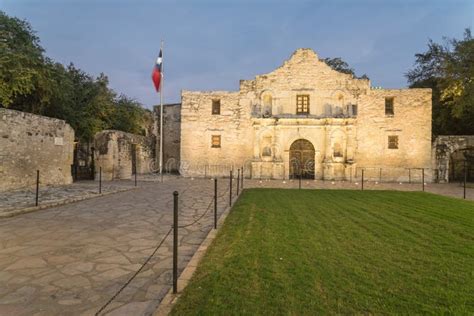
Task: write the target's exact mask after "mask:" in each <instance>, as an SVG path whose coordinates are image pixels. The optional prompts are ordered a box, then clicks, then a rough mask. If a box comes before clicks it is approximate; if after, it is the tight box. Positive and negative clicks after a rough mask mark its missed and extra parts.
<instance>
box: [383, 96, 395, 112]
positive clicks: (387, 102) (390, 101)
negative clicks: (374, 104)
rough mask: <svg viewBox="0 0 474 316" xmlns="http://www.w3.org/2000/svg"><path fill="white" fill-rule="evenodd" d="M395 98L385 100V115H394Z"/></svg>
mask: <svg viewBox="0 0 474 316" xmlns="http://www.w3.org/2000/svg"><path fill="white" fill-rule="evenodd" d="M393 114H394V109H393V98H392V97H390V98H385V115H393Z"/></svg>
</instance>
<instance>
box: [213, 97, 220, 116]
mask: <svg viewBox="0 0 474 316" xmlns="http://www.w3.org/2000/svg"><path fill="white" fill-rule="evenodd" d="M212 114H213V115H218V114H221V100H212Z"/></svg>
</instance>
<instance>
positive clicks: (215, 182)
mask: <svg viewBox="0 0 474 316" xmlns="http://www.w3.org/2000/svg"><path fill="white" fill-rule="evenodd" d="M214 229H217V178H214Z"/></svg>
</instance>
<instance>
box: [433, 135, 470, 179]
mask: <svg viewBox="0 0 474 316" xmlns="http://www.w3.org/2000/svg"><path fill="white" fill-rule="evenodd" d="M432 150H433V155H432V157H433V161H432V163H433V170H435V171H436V172H435V179H436V180H437V181H438V182H441V183H443V182H450V181H451V179H450V175H452V171H453V170H452V169H453V167H454V166H453V165H452V164H453V159H452V158H453V157H452V155H453V154H454V153H455V152H456V151H464V150H470V151H474V135H459V136H458V135H442V136H438V137H436V139H435V140H434V142H433V147H432ZM463 158H465V157H463ZM472 167H474V166H471V168H472ZM450 171H451V172H450Z"/></svg>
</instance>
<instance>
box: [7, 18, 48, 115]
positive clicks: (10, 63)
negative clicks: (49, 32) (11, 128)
mask: <svg viewBox="0 0 474 316" xmlns="http://www.w3.org/2000/svg"><path fill="white" fill-rule="evenodd" d="M43 52H44V50H43V48H42V47H41V46H40V44H39V38H38V37H37V36H36V34H35V33H34V31H33V30H32V28H31V26H30V24H29V23H28V22H26V21H23V20H20V19H18V18H12V17H9V16H7V15H6V14H5V13H4V12H3V11H0V105H1V106H3V107H11V106H12V105H14V104H15V103H16V104H18V103H20V102H22V103H25V102H28V101H34V106H33V105H32V104H31V103H30V104H27V105H25V106H26V107H28V108H29V110H30V112H34V113H37V112H39V111H40V107H41V106H42V104H43V103H44V102H46V100H47V99H48V98H49V97H50V95H51V94H50V93H51V91H50V90H49V80H48V79H49V78H48V74H47V71H46V68H45V67H44V65H45V61H46V60H45V58H44V56H43ZM33 92H36V98H34V99H35V100H31V98H29V97H30V96H31V94H32V93H33Z"/></svg>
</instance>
